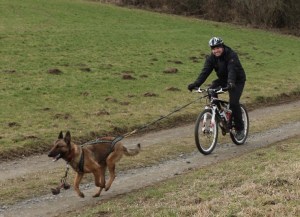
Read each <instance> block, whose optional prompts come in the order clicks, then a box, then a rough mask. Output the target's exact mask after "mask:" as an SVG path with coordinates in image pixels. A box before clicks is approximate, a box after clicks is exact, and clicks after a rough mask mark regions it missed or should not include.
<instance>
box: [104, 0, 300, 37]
mask: <svg viewBox="0 0 300 217" xmlns="http://www.w3.org/2000/svg"><path fill="white" fill-rule="evenodd" d="M106 2H111V3H115V4H118V5H121V6H134V7H139V8H144V9H150V10H155V11H160V12H166V13H172V14H178V15H185V16H196V17H199V18H203V19H209V20H214V21H219V22H232V23H236V24H242V25H251V26H254V27H259V28H276V29H281V30H282V31H285V32H287V33H291V34H295V35H298V36H299V35H300V32H299V30H300V1H299V0H111V1H109V0H106Z"/></svg>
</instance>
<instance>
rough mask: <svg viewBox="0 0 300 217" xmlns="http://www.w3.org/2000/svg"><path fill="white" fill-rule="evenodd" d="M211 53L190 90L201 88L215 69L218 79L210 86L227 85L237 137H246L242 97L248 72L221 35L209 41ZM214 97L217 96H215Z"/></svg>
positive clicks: (239, 138)
mask: <svg viewBox="0 0 300 217" xmlns="http://www.w3.org/2000/svg"><path fill="white" fill-rule="evenodd" d="M208 44H209V46H210V48H211V54H210V55H209V56H208V57H207V59H206V61H205V64H204V67H203V69H202V71H201V73H200V74H199V76H198V78H197V79H196V81H195V82H193V83H191V84H189V85H188V89H189V90H190V91H192V90H194V89H196V88H199V87H200V86H201V85H202V84H203V83H204V82H205V81H206V79H207V78H208V76H209V75H210V74H211V72H212V71H213V70H215V71H216V74H217V76H218V79H216V80H214V81H213V82H212V84H211V86H210V88H217V87H220V86H221V87H227V88H228V92H229V104H230V109H231V110H232V117H233V120H234V124H235V130H236V132H237V133H236V138H237V139H238V140H241V139H243V138H244V136H245V135H244V123H243V120H242V111H241V108H240V97H241V95H242V93H243V89H244V86H245V82H246V74H245V71H244V69H243V67H242V65H241V63H240V60H239V58H238V55H237V53H236V52H234V51H233V50H232V49H231V48H230V47H228V46H226V45H225V44H224V42H223V40H222V39H221V38H219V37H213V38H211V39H210V40H209V42H208ZM214 97H217V95H216V96H214Z"/></svg>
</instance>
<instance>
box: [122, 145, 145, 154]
mask: <svg viewBox="0 0 300 217" xmlns="http://www.w3.org/2000/svg"><path fill="white" fill-rule="evenodd" d="M140 150H141V145H140V143H139V144H137V145H136V148H126V147H124V146H123V152H124V154H125V155H126V156H135V155H137V154H138V153H140Z"/></svg>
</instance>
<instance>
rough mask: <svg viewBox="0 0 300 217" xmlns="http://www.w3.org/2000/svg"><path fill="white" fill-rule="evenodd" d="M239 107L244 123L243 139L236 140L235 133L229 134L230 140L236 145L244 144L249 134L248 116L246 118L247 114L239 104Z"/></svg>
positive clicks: (244, 108)
mask: <svg viewBox="0 0 300 217" xmlns="http://www.w3.org/2000/svg"><path fill="white" fill-rule="evenodd" d="M240 106H241V110H242V119H243V122H244V138H243V139H241V140H238V139H237V138H236V137H235V135H236V133H235V132H230V137H231V140H232V142H233V143H234V144H236V145H242V144H244V143H245V142H246V140H247V137H248V133H249V116H248V112H247V110H246V107H245V106H244V105H242V104H240Z"/></svg>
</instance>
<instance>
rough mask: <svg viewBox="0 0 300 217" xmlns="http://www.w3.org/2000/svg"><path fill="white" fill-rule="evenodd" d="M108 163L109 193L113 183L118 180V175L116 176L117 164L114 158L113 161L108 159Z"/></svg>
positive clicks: (106, 187) (106, 189) (107, 188)
mask: <svg viewBox="0 0 300 217" xmlns="http://www.w3.org/2000/svg"><path fill="white" fill-rule="evenodd" d="M106 162H107V167H108V171H109V180H108V182H107V184H106V185H105V191H108V190H109V188H110V186H111V184H112V183H113V181H114V180H115V178H116V174H115V168H116V164H115V161H114V158H113V157H112V158H111V159H109V158H108V159H107V161H106Z"/></svg>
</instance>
